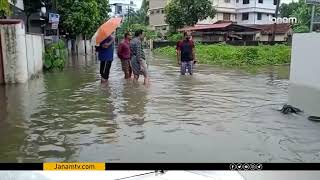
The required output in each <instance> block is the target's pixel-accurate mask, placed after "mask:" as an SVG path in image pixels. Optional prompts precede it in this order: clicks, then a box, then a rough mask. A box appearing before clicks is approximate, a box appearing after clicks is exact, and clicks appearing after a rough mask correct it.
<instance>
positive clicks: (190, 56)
mask: <svg viewBox="0 0 320 180" xmlns="http://www.w3.org/2000/svg"><path fill="white" fill-rule="evenodd" d="M184 38H185V39H184V40H181V41H179V42H178V44H177V61H178V64H179V65H180V67H181V75H185V74H186V71H187V70H188V72H189V74H190V75H192V74H193V65H194V64H195V62H196V61H195V45H194V42H193V41H192V40H191V39H190V38H191V33H190V32H185V33H184Z"/></svg>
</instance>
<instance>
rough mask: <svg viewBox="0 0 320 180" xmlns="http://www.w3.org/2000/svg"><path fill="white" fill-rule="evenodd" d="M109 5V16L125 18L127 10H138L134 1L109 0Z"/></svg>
mask: <svg viewBox="0 0 320 180" xmlns="http://www.w3.org/2000/svg"><path fill="white" fill-rule="evenodd" d="M109 4H110V5H111V13H110V15H111V16H125V15H127V14H128V11H129V9H131V10H134V11H136V10H138V9H139V8H140V7H138V6H137V4H136V3H135V0H109Z"/></svg>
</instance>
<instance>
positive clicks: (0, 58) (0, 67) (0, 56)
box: [0, 33, 4, 85]
mask: <svg viewBox="0 0 320 180" xmlns="http://www.w3.org/2000/svg"><path fill="white" fill-rule="evenodd" d="M1 84H4V70H3V54H2V40H1V33H0V85H1Z"/></svg>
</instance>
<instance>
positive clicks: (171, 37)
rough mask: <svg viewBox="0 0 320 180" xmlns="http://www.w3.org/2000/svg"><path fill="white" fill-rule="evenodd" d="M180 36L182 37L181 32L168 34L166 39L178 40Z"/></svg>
mask: <svg viewBox="0 0 320 180" xmlns="http://www.w3.org/2000/svg"><path fill="white" fill-rule="evenodd" d="M182 38H183V35H182V33H175V34H170V35H169V36H168V40H169V41H174V42H177V41H180V40H181V39H182Z"/></svg>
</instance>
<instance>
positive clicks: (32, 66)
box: [26, 34, 44, 79]
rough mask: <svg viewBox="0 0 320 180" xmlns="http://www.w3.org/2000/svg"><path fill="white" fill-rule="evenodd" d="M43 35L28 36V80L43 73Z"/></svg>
mask: <svg viewBox="0 0 320 180" xmlns="http://www.w3.org/2000/svg"><path fill="white" fill-rule="evenodd" d="M43 42H44V41H43V36H42V35H34V34H27V35H26V48H27V60H28V78H29V79H30V78H31V77H32V76H33V75H35V74H38V73H40V72H42V67H43V60H42V59H43V53H44V43H43Z"/></svg>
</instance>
